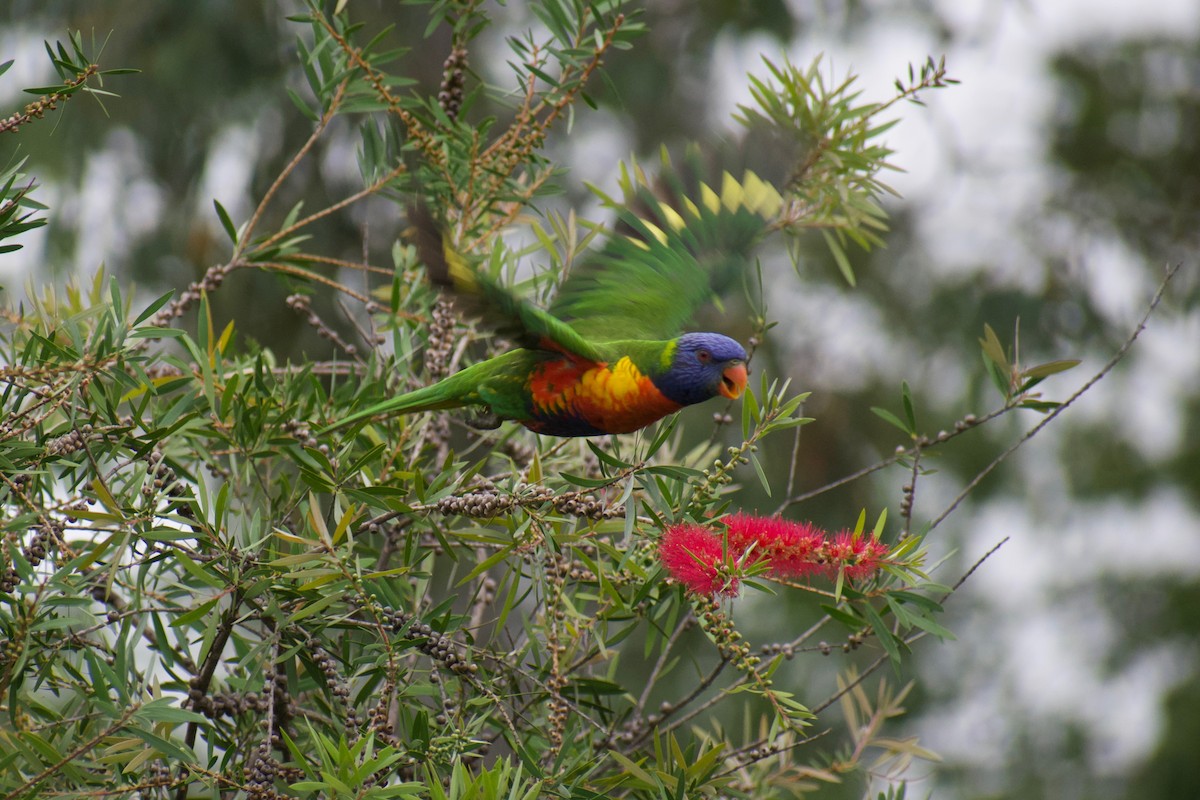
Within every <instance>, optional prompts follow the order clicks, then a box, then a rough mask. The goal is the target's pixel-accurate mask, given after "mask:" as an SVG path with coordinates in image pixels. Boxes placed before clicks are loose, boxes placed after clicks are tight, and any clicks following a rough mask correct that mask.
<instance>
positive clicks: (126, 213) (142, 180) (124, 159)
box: [52, 128, 165, 275]
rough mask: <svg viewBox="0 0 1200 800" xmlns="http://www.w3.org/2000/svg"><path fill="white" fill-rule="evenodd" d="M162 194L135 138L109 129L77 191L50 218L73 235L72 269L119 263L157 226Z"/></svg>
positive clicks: (86, 272) (90, 270)
mask: <svg viewBox="0 0 1200 800" xmlns="http://www.w3.org/2000/svg"><path fill="white" fill-rule="evenodd" d="M164 202H165V201H164V198H163V190H162V188H161V187H160V186H158V184H156V183H155V182H154V181H153V180H152V179H151V178H150V177H149V176H148V175H147V170H146V162H145V159H144V158H143V153H142V143H141V139H140V138H139V137H138V136H137V134H135V133H133V132H132V131H130V130H129V129H127V128H117V129H115V130H113V131H112V132H111V133H110V134H109V135H108V137H107V139H106V141H105V146H104V148H103V149H102V150H100V151H98V152H96V153H94V154H93V155H92V156H91V157H90V158H89V159H88V160H87V166H86V169H85V170H84V174H83V179H82V181H81V183H80V186H79V189H78V192H77V193H76V194H74V195H70V196H64V197H63V198H62V205H61V206H60V207H59V208H57V209H54V210H53V211H52V213H57V214H59V215H61V218H62V219H63V220H64V221H65V222H67V223H68V224H70V225H72V226H73V227H74V228H75V230H76V232H77V236H78V238H77V240H76V245H75V259H74V262H75V263H74V267H75V271H76V273H77V274H80V275H91V274H92V273H93V272H95V271H96V269H97V268H98V267H99V266H100V264H101V263H113V264H115V262H117V261H121V260H124V259H125V258H126V257H127V256H128V255H129V253H130V252H131V250H132V248H133V246H134V245H135V244H136V242H137V239H138V238H140V237H141V236H143V235H145V234H147V233H149V232H151V231H153V230H154V229H155V228H156V227H157V226H158V224H159V221H160V218H161V216H162V209H163V204H164Z"/></svg>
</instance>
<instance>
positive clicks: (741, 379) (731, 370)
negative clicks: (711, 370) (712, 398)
mask: <svg viewBox="0 0 1200 800" xmlns="http://www.w3.org/2000/svg"><path fill="white" fill-rule="evenodd" d="M749 377H750V376H749V373H748V372H747V371H746V365H745V364H743V363H741V362H740V361H739V362H738V363H736V364H734V365H733V366H729V367H726V368H725V371H724V372H722V373H721V388H720V389H718V390H717V391H719V392H720V393H721V396H722V397H728V398H729V399H730V400H737V399H738V398H739V397H741V396H742V392H743V391H745V389H746V381H747V380H749Z"/></svg>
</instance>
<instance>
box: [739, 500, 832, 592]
mask: <svg viewBox="0 0 1200 800" xmlns="http://www.w3.org/2000/svg"><path fill="white" fill-rule="evenodd" d="M725 524H726V526H727V527H728V528H729V549H730V551H731V552H733V553H734V554H738V553H745V552H746V551H747V550H749V549H750V547H751V546H753V548H754V550H753V554H752V556H751V560H752V561H753V563H758V562H760V561H766V562H768V564H769V565H770V568H771V573H772V574H773V575H775V576H776V577H781V578H782V577H797V576H802V575H808V574H811V573H813V572H816V571H817V570H819V569H820V556H821V545H822V544H824V542H825V534H824V532H823V531H821V530H820V529H819V528H817V527H816V526H815V525H813V524H812V523H810V522H793V521H792V520H787V519H781V518H779V517H753V516H750V515H749V514H734V515H733V516H731V517H729V519H727V520H726V521H725Z"/></svg>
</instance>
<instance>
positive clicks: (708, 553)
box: [658, 523, 738, 597]
mask: <svg viewBox="0 0 1200 800" xmlns="http://www.w3.org/2000/svg"><path fill="white" fill-rule="evenodd" d="M724 548H725V546H724V543H723V542H722V541H721V537H720V536H718V535H717V534H715V533H713V532H712V531H710V530H709V529H708V528H705V527H704V526H703V525H696V524H688V523H684V524H680V525H672V526H671V527H669V528H667V532H666V533H665V534H663V538H662V541H661V542H659V545H658V554H659V558H661V559H662V563H663V566H664V567H666V568H667V571H668V572H670V573H671V577H672V578H674V579H675V580H677V581H679V582H680V583H682V584H683V585H684V586H686V587H687V589H688V591H691V592H695V593H696V594H700V595H705V596H706V597H712V596H713V595H715V594H718V593H724V594H728V595H735V594H737V589H738V584H737V579H736V578H735V579H728V578H727V577H726V576H725V575H724V574H723V573H724V572H725V570H723V569H722V567H723V565H724V563H725V552H724Z"/></svg>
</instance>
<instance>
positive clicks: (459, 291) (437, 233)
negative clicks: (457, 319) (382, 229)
mask: <svg viewBox="0 0 1200 800" xmlns="http://www.w3.org/2000/svg"><path fill="white" fill-rule="evenodd" d="M408 219H409V223H410V224H411V225H412V226H413V228H414V236H413V238H414V240H415V244H416V247H417V254H418V256H419V257H420V258H421V261H422V262H423V263H424V264H425V269H426V272H427V273H428V275H429V279H430V280H431V281H432V282H433V283H434V284H436V285H438V286H442V287H444V288H447V289H450V290H452V291H453V293H454V297H455V305H456V307H458V308H459V309H460V310H462V311H463V312H465V313H467V314H469V315H471V316H475V317H478V318H480V319H482V320H483V321H484V322H485V323H486V324H487V325H488V326H490V327H491V328H492V329H493V330H495V331H496V332H497V333H498V334H500V335H501V336H503V337H505V338H506V339H511V340H512V341H514V342H516V343H517V344H518V345H520V346H521V347H525V348H528V349H531V350H556V351H559V352H563V353H569V354H572V355H576V356H579V357H581V358H585V359H588V360H589V361H603V360H605V359H604V355H603V354H602V353H601V352H599V351H598V350H597V349H596V347H595V345H594V344H593V343H592V342H590V341H588V340H587V339H586V338H585V337H584V336H583V335H582V334H581V333H580V332H579V331H577V330H575V329H574V328H572V327H571V326H569V325H567V324H566V323H564V322H563V321H562V320H560V319H557V318H556V317H555V316H554V315H553V314H551V313H549V312H547V311H546V310H544V309H542V308H539V307H537V306H536V305H534V304H533V303H531V302H529V301H528V300H526V299H524V298H522V297H519V296H517V295H515V294H513V293H512V292H511V291H510V290H508V289H507V288H505V287H504V286H501V285H500V284H499V283H497V282H496V281H495V280H493V279H492V278H491V277H490V276H489V275H487V274H486V273H483V272H481V271H479V270H477V269H475V267H473V266H472V265H471V264H470V263H469V262H468V261H467V259H466V258H465V257H464V256H463V255H462V254H461V253H459V252H457V251H456V250H455V249H454V248H453V247H452V246H451V244H450V242H449V241H448V240H447V238H446V237H445V235H444V230H443V227H442V226H441V225H440V224H439V223H438V222H437V220H435V219H434V217H433V215H432V214H431V213H430V212H429V209H428V208H427V207H426V206H424V205H413V206H410V207H409V209H408Z"/></svg>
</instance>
